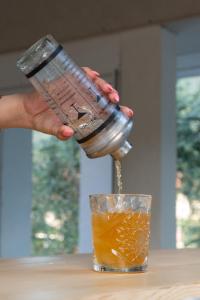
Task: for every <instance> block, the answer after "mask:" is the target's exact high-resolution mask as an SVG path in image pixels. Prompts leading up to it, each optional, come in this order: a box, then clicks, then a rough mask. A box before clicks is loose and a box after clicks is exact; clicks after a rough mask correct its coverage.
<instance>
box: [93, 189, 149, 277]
mask: <svg viewBox="0 0 200 300" xmlns="http://www.w3.org/2000/svg"><path fill="white" fill-rule="evenodd" d="M90 207H91V210H92V235H93V251H94V252H93V268H94V270H95V271H101V272H103V271H107V272H143V271H145V270H146V268H147V259H148V250H149V237H150V209H151V196H149V195H133V194H108V195H103V194H99V195H91V196H90Z"/></svg>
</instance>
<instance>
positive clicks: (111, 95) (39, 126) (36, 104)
mask: <svg viewBox="0 0 200 300" xmlns="http://www.w3.org/2000/svg"><path fill="white" fill-rule="evenodd" d="M83 70H84V71H85V73H86V75H87V76H88V77H89V78H90V79H91V80H92V81H93V82H94V83H95V84H96V86H97V87H98V88H99V89H100V91H101V92H102V93H103V94H104V95H105V96H106V97H107V98H108V99H109V100H110V101H111V102H113V103H118V102H119V95H118V92H117V91H116V90H115V89H114V88H113V87H112V86H111V85H110V84H108V83H107V82H106V81H105V80H103V79H102V78H100V75H99V73H97V72H96V71H93V70H92V69H90V68H88V67H84V68H83ZM23 105H24V109H25V112H26V114H27V115H28V120H29V122H28V123H29V127H30V128H32V129H34V130H37V131H41V132H44V133H47V134H51V135H54V136H56V137H57V138H58V139H60V140H67V139H69V138H70V137H71V136H73V133H74V132H73V130H72V128H70V127H69V126H66V125H63V124H62V122H61V121H60V120H59V118H58V117H57V116H56V115H55V113H54V112H53V111H52V110H51V109H50V108H49V106H48V105H47V103H46V102H45V101H44V100H43V98H42V96H41V95H39V94H38V93H37V92H33V93H30V94H28V95H24V98H23ZM121 110H122V111H123V112H124V113H125V114H126V115H127V116H128V117H132V116H133V111H132V110H131V109H129V108H128V107H125V106H121Z"/></svg>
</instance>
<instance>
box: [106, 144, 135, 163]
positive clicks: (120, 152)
mask: <svg viewBox="0 0 200 300" xmlns="http://www.w3.org/2000/svg"><path fill="white" fill-rule="evenodd" d="M132 148H133V146H132V145H131V144H130V143H129V142H128V141H125V142H124V143H123V144H122V145H121V146H120V147H119V148H118V149H117V150H115V151H114V152H112V153H111V155H112V157H113V158H114V159H115V160H121V159H122V158H123V157H124V156H126V155H127V154H128V152H129V151H130V150H131V149H132Z"/></svg>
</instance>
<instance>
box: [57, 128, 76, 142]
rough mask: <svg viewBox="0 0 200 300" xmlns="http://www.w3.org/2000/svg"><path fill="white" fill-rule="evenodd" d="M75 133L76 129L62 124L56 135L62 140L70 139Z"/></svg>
mask: <svg viewBox="0 0 200 300" xmlns="http://www.w3.org/2000/svg"><path fill="white" fill-rule="evenodd" d="M73 134H74V131H73V129H72V128H71V127H68V126H66V125H61V126H60V127H59V128H58V129H57V132H56V133H55V136H56V137H57V138H58V139H59V140H61V141H64V140H68V139H69V138H71V137H72V136H73Z"/></svg>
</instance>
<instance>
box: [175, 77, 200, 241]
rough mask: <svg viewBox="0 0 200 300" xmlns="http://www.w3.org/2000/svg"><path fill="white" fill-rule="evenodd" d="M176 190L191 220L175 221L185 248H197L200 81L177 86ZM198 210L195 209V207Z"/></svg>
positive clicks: (184, 80)
mask: <svg viewBox="0 0 200 300" xmlns="http://www.w3.org/2000/svg"><path fill="white" fill-rule="evenodd" d="M177 172H178V173H177V174H179V177H180V178H181V186H180V187H179V189H178V190H177V192H178V193H183V194H184V195H185V196H187V198H188V200H189V203H190V207H191V216H190V218H189V219H187V220H180V221H178V225H179V226H181V228H182V230H183V233H184V245H185V246H189V247H197V246H198V247H199V246H200V215H199V211H197V210H195V206H194V203H196V204H197V203H198V202H199V203H200V77H190V78H182V79H179V80H178V82H177ZM196 206H197V205H196Z"/></svg>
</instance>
